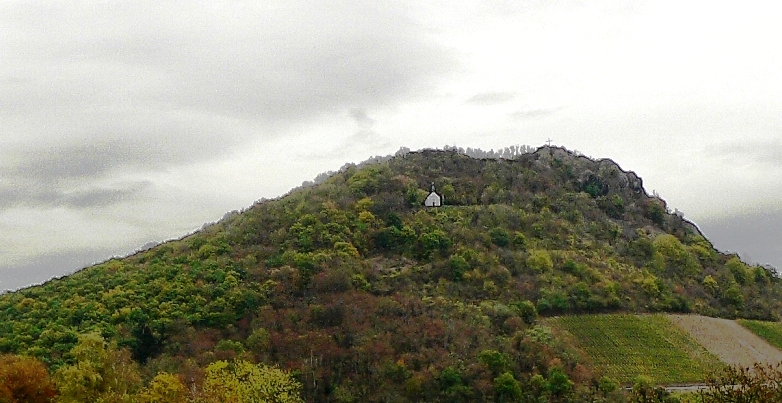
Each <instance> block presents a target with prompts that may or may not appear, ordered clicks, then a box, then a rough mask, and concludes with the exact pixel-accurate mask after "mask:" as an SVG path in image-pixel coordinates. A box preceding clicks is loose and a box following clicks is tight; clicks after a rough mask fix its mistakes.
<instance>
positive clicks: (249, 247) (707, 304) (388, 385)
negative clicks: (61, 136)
mask: <svg viewBox="0 0 782 403" xmlns="http://www.w3.org/2000/svg"><path fill="white" fill-rule="evenodd" d="M318 182H321V183H319V184H317V185H314V186H308V187H305V188H301V189H298V190H296V191H293V192H291V193H290V194H288V195H287V196H285V197H283V198H280V199H278V200H267V201H263V202H259V203H257V204H256V205H254V206H252V207H251V208H249V209H247V210H246V211H243V212H242V213H240V214H234V215H230V216H227V217H226V218H225V219H224V220H222V221H221V222H219V223H216V224H214V225H212V226H209V227H207V228H205V229H204V230H202V231H200V232H198V233H196V234H193V235H191V236H188V237H186V238H183V239H181V240H176V241H171V242H167V243H165V244H162V245H159V246H157V247H155V248H152V249H150V250H148V251H144V252H140V253H138V254H136V255H134V256H131V257H128V258H124V259H114V260H111V261H108V262H105V263H103V264H100V265H97V266H94V267H90V268H87V269H85V270H82V271H80V272H78V273H75V274H73V275H71V276H68V277H65V278H62V279H57V280H52V281H50V282H48V283H46V284H44V285H42V286H36V287H31V288H27V289H24V290H20V291H18V292H14V293H10V294H6V295H2V296H0V312H2V317H0V352H5V353H12V354H24V355H29V356H32V357H36V358H37V359H39V360H41V361H43V362H44V363H45V364H47V365H48V366H49V367H48V368H49V370H50V371H51V372H52V373H54V374H55V380H57V381H58V382H60V385H68V382H76V381H73V379H76V378H73V379H71V380H70V381H69V379H70V378H68V377H67V376H65V375H63V374H64V373H65V374H68V373H69V372H68V371H74V370H73V368H76V366H74V364H78V363H79V362H80V360H82V359H83V357H88V356H89V354H87V355H84V354H82V355H79V354H77V353H69V352H70V351H72V349H73V348H74V346H75V345H76V343H77V341H78V340H79V339H80V337H81V339H82V342H81V343H79V346H80V348H81V350H79V349H77V352H78V351H83V350H84V349H88V348H93V349H97V350H100V349H104V350H105V351H108V353H104V355H105V354H109V355H111V354H114V355H113V356H114V357H117V359H118V360H125V361H122V362H125V363H126V364H127V365H128V368H130V369H128V371H135V372H134V373H136V374H137V377H138V379H139V380H138V382H136V383H134V384H132V385H130V386H127V387H126V388H125V391H124V392H123V393H124V394H125V396H136V395H137V396H142V394H143V393H147V395H149V393H151V392H149V390H151V389H149V388H151V387H152V384H151V383H150V380H151V379H153V377H155V376H156V375H158V376H160V375H159V374H162V373H165V374H177V375H178V377H173V379H175V380H176V382H179V384H178V385H179V386H177V387H180V386H181V387H183V388H184V389H182V390H183V391H184V392H182V393H185V392H187V393H190V395H191V396H190V397H193V396H202V397H203V396H207V395H208V393H207V392H208V389H209V388H207V387H205V386H204V385H206V384H208V382H205V381H204V379H211V378H209V372H208V371H206V369H207V367H208V366H209V365H210V364H211V363H214V362H216V361H219V360H234V359H240V360H244V361H247V362H259V363H262V364H265V365H278V366H279V367H280V368H282V369H284V370H289V371H292V373H291V377H292V378H293V379H294V380H295V381H297V382H299V383H300V384H301V397H302V398H303V399H304V400H306V401H339V402H363V401H442V402H446V401H449V402H451V401H465V402H466V401H519V400H520V399H530V400H529V401H532V400H533V399H538V398H540V397H541V396H543V397H544V398H547V399H551V401H564V400H562V399H565V398H566V397H567V398H569V399H575V401H580V400H577V399H585V401H586V399H593V400H588V401H601V400H600V399H602V400H604V401H622V399H623V398H622V397H621V396H619V395H618V393H619V392H615V391H614V389H615V388H613V387H610V385H611V383H610V381H608V380H606V379H603V382H600V375H601V374H599V373H597V372H595V371H593V368H592V367H591V365H590V363H589V360H588V359H586V357H582V356H581V355H580V354H579V353H578V352H576V351H574V350H572V349H571V348H570V347H568V345H567V343H565V342H563V341H562V339H561V338H560V337H559V336H558V335H557V334H555V333H554V332H552V330H551V329H549V328H547V327H545V326H540V325H538V324H537V318H538V315H546V316H549V315H561V314H573V313H601V312H660V311H665V312H697V313H701V314H705V315H710V316H722V317H742V318H748V319H777V318H778V317H779V314H780V312H782V305H780V302H779V301H780V296H782V292H781V291H782V287H781V286H780V285H781V283H780V280H779V278H777V277H776V276H775V274H774V273H772V272H771V271H769V270H768V269H766V268H763V267H750V266H747V265H746V264H744V263H743V262H741V261H740V260H739V259H738V258H737V257H736V256H730V255H725V254H721V253H719V252H717V251H716V250H714V249H713V247H712V245H711V244H710V243H709V242H708V240H706V239H704V237H703V236H702V235H701V234H700V233H699V231H698V230H697V228H696V227H695V226H694V225H693V224H692V223H690V222H688V221H686V220H684V219H683V218H682V217H680V216H679V215H676V214H671V213H669V211H668V209H667V207H666V204H665V202H664V201H663V200H661V199H659V198H657V197H653V196H650V195H648V194H647V193H646V191H645V190H644V188H643V184H642V181H641V179H640V178H639V177H638V176H636V175H635V174H634V173H632V172H627V171H623V170H622V169H621V168H620V167H618V166H617V165H616V164H615V163H614V162H613V161H611V160H605V159H604V160H592V159H590V158H587V157H584V156H579V155H576V154H574V153H571V152H569V151H567V150H565V149H562V148H556V147H542V148H540V149H538V150H537V151H535V152H533V153H523V154H518V155H515V156H514V158H513V159H502V158H500V159H477V158H471V157H469V156H466V155H463V154H460V153H458V152H454V151H436V150H426V151H421V152H411V153H403V154H401V155H398V156H397V157H394V158H391V159H388V160H384V161H382V162H379V163H377V164H373V165H368V166H363V167H361V168H358V167H346V168H345V169H344V170H342V171H340V172H338V173H335V174H333V175H332V176H330V177H328V178H321V180H319V181H318ZM432 183H434V185H435V187H436V189H437V191H438V192H439V193H440V194H441V195H442V197H443V200H444V203H445V205H444V206H443V207H440V208H424V207H423V200H424V198H425V197H426V196H427V195H428V193H429V189H430V186H431V184H432ZM85 335H86V336H85ZM101 338H102V339H103V340H100V339H101ZM85 340H86V341H85ZM90 340H91V343H92V344H89V343H90ZM104 341H105V343H104ZM101 343H104V344H101ZM90 345H91V346H92V347H89V346H90ZM85 346H86V347H85ZM104 350H101V351H104ZM123 351H127V353H123ZM123 354H129V356H123ZM80 357H81V358H80ZM122 357H125V358H122ZM238 362H243V361H237V363H238ZM234 365H239V364H234ZM248 365H249V364H248ZM79 368H82V367H79ZM212 371H213V372H212V375H214V374H215V371H217V370H216V369H214V366H213V367H212ZM71 375H72V374H71ZM286 376H287V375H286ZM154 379H158V378H154ZM169 381H170V382H171V384H172V385H173V384H174V383H176V382H175V381H173V380H171V379H169ZM144 385H147V386H146V389H145V386H144ZM85 388H86V387H85ZM172 388H173V386H172ZM85 390H86V389H85ZM108 390H109V392H105V393H109V394H110V393H113V392H110V391H111V390H112V389H111V388H109V389H108ZM113 390H115V391H116V390H117V389H116V388H115V389H113ZM177 390H178V389H177ZM145 391H146V392H145ZM142 392H143V393H142ZM85 393H86V392H85ZM139 399H142V398H141V397H139ZM612 399H613V400H612ZM138 401H143V399H142V400H138ZM536 401H537V400H536Z"/></svg>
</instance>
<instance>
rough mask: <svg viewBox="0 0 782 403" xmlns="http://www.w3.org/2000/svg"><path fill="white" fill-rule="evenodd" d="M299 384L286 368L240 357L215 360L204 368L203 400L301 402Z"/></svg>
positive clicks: (270, 402)
mask: <svg viewBox="0 0 782 403" xmlns="http://www.w3.org/2000/svg"><path fill="white" fill-rule="evenodd" d="M300 393H301V384H300V383H299V382H298V381H296V380H295V379H294V378H293V377H292V376H291V375H290V373H288V372H285V371H283V370H281V369H279V368H276V367H269V366H266V365H263V364H257V365H255V364H252V363H249V362H247V361H243V360H236V361H232V362H230V363H229V362H227V361H217V362H213V363H212V364H210V365H209V366H208V367H207V368H206V379H204V402H208V403H217V402H220V403H244V402H267V403H301V402H303V400H302V399H301V396H300Z"/></svg>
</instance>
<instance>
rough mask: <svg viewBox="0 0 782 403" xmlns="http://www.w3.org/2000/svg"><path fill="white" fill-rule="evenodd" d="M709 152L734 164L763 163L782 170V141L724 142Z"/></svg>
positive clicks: (714, 146) (712, 147) (709, 147)
mask: <svg viewBox="0 0 782 403" xmlns="http://www.w3.org/2000/svg"><path fill="white" fill-rule="evenodd" d="M707 150H708V152H710V153H712V154H714V155H717V156H721V157H722V158H725V159H728V160H730V161H731V162H732V163H734V164H740V165H751V164H755V163H758V162H761V163H764V164H767V165H771V166H774V167H778V168H782V140H779V139H770V140H743V141H729V142H722V143H720V144H717V145H711V146H708V147H707Z"/></svg>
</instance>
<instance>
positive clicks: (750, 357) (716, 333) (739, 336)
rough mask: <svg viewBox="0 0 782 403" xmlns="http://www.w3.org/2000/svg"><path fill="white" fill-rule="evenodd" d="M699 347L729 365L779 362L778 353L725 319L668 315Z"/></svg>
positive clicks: (758, 338)
mask: <svg viewBox="0 0 782 403" xmlns="http://www.w3.org/2000/svg"><path fill="white" fill-rule="evenodd" d="M668 317H669V318H670V319H671V321H672V322H673V323H675V324H676V325H677V326H679V327H680V328H681V329H683V330H685V331H686V332H687V333H689V334H690V336H692V338H694V339H695V340H696V341H697V342H698V343H700V345H702V346H703V347H704V348H706V350H708V351H709V352H710V353H712V354H714V355H716V356H717V357H719V359H720V360H722V361H723V362H725V363H726V364H730V365H740V366H742V367H752V366H753V365H754V364H755V363H756V362H759V363H769V364H777V363H780V362H782V351H779V350H777V349H776V348H774V347H773V346H771V345H770V344H768V343H767V342H766V341H765V340H763V339H761V338H760V337H758V336H756V335H755V334H754V333H752V332H750V331H749V330H747V329H745V328H744V327H742V326H741V325H739V324H738V323H736V322H735V321H732V320H728V319H718V318H709V317H706V316H699V315H668Z"/></svg>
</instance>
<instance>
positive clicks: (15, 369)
mask: <svg viewBox="0 0 782 403" xmlns="http://www.w3.org/2000/svg"><path fill="white" fill-rule="evenodd" d="M54 395H55V390H54V385H53V384H52V382H51V380H50V379H49V373H48V372H47V371H46V366H44V365H43V363H42V362H40V361H38V360H37V359H35V358H31V357H21V356H17V355H10V354H9V355H2V356H0V402H3V403H17V402H18V403H43V402H51V401H52V398H53V397H54Z"/></svg>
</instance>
